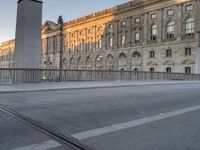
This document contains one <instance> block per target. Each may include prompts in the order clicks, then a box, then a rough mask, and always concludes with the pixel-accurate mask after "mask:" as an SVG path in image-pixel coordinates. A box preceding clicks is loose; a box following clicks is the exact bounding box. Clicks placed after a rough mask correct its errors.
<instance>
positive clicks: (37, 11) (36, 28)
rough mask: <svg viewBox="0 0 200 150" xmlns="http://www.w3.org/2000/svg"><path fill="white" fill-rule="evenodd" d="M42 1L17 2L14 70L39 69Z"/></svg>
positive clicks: (19, 0) (27, 0)
mask: <svg viewBox="0 0 200 150" xmlns="http://www.w3.org/2000/svg"><path fill="white" fill-rule="evenodd" d="M41 26H42V0H18V8H17V25H16V37H15V40H16V44H15V51H14V67H15V68H40V64H41Z"/></svg>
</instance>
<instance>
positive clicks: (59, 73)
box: [0, 68, 200, 85]
mask: <svg viewBox="0 0 200 150" xmlns="http://www.w3.org/2000/svg"><path fill="white" fill-rule="evenodd" d="M113 80H140V81H142V80H200V74H184V73H166V72H145V71H111V70H60V69H10V68H9V69H8V68H1V69H0V85H8V84H17V83H42V82H71V81H113Z"/></svg>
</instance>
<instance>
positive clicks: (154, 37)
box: [151, 24, 158, 40]
mask: <svg viewBox="0 0 200 150" xmlns="http://www.w3.org/2000/svg"><path fill="white" fill-rule="evenodd" d="M157 36H158V26H157V25H155V24H154V25H152V26H151V40H157Z"/></svg>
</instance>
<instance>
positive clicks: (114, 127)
mask: <svg viewBox="0 0 200 150" xmlns="http://www.w3.org/2000/svg"><path fill="white" fill-rule="evenodd" d="M196 110H200V105H196V106H193V107H189V108H184V109H179V110H176V111H172V112H169V113H165V114H162V113H161V114H158V115H154V116H150V117H147V118H142V119H138V120H133V121H129V122H125V123H120V124H115V125H111V126H108V127H102V128H97V129H93V130H88V131H84V132H80V133H76V134H72V135H71V136H72V137H74V138H76V139H78V140H84V139H88V138H92V137H96V136H100V135H103V134H107V133H111V132H115V131H119V130H123V129H127V128H132V127H136V126H139V125H144V124H147V123H151V122H154V121H158V120H162V119H166V118H170V117H174V116H178V115H182V114H185V113H189V112H192V111H196Z"/></svg>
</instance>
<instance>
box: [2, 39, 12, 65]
mask: <svg viewBox="0 0 200 150" xmlns="http://www.w3.org/2000/svg"><path fill="white" fill-rule="evenodd" d="M14 49H15V40H9V41H6V42H3V43H2V44H1V45H0V67H2V68H10V67H12V65H13V52H14Z"/></svg>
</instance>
